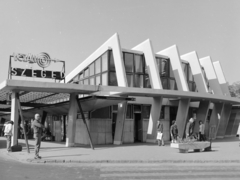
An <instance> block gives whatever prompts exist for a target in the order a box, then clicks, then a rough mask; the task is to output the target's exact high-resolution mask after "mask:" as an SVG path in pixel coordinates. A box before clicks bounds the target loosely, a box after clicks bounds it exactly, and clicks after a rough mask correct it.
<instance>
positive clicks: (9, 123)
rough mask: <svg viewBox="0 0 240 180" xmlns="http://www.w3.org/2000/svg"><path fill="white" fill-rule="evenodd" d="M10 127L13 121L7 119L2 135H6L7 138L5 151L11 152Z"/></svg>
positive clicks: (11, 127)
mask: <svg viewBox="0 0 240 180" xmlns="http://www.w3.org/2000/svg"><path fill="white" fill-rule="evenodd" d="M12 129H13V121H9V122H8V123H7V124H6V126H5V129H4V136H5V137H6V140H7V152H11V139H12Z"/></svg>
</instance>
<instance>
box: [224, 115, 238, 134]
mask: <svg viewBox="0 0 240 180" xmlns="http://www.w3.org/2000/svg"><path fill="white" fill-rule="evenodd" d="M239 117H240V113H237V112H236V111H232V112H231V115H230V118H229V121H228V124H227V128H226V132H225V135H224V137H231V136H232V130H233V126H234V123H235V121H236V119H237V118H238V119H240V118H239ZM238 124H239V123H238ZM237 127H238V126H237Z"/></svg>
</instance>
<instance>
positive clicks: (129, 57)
mask: <svg viewBox="0 0 240 180" xmlns="http://www.w3.org/2000/svg"><path fill="white" fill-rule="evenodd" d="M124 64H125V70H126V72H133V54H131V53H124Z"/></svg>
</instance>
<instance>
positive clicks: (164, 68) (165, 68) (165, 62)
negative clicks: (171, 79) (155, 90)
mask: <svg viewBox="0 0 240 180" xmlns="http://www.w3.org/2000/svg"><path fill="white" fill-rule="evenodd" d="M168 62H169V61H168V60H167V59H162V61H161V71H160V75H161V76H165V77H167V76H169V71H168V68H169V63H168Z"/></svg>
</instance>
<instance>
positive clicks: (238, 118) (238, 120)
mask: <svg viewBox="0 0 240 180" xmlns="http://www.w3.org/2000/svg"><path fill="white" fill-rule="evenodd" d="M239 123H240V112H238V113H237V115H236V118H235V121H234V123H233V127H232V131H231V136H236V134H237V131H238V127H239Z"/></svg>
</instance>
